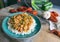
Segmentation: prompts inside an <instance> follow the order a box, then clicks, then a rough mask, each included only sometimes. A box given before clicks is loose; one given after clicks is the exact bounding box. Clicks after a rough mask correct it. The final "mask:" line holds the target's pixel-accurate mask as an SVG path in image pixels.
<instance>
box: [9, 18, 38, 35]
mask: <svg viewBox="0 0 60 42" xmlns="http://www.w3.org/2000/svg"><path fill="white" fill-rule="evenodd" d="M36 25H37V24H36V22H35V20H34V19H33V23H32V25H31V26H30V29H29V30H28V32H18V30H15V29H13V28H12V27H11V24H10V23H9V22H8V29H9V30H11V31H12V32H13V33H15V34H22V35H24V34H30V33H31V32H33V31H34V30H35V26H36Z"/></svg>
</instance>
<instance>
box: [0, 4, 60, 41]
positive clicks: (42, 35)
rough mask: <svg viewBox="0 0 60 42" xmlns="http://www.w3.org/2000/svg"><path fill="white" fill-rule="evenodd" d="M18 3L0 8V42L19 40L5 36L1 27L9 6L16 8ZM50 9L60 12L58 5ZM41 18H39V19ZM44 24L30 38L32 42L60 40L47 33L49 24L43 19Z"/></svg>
mask: <svg viewBox="0 0 60 42" xmlns="http://www.w3.org/2000/svg"><path fill="white" fill-rule="evenodd" d="M16 7H18V5H16V4H15V5H11V6H9V7H6V8H3V9H1V10H0V42H20V40H17V39H12V38H10V37H9V36H7V35H6V34H5V33H4V32H3V30H2V27H1V24H2V20H3V19H4V18H5V17H6V16H8V15H9V14H10V13H9V12H8V11H9V9H10V8H16ZM51 10H54V11H57V13H60V8H59V7H58V6H54V7H53V8H52V9H51ZM40 20H41V19H40ZM41 22H44V24H42V26H41V30H40V32H39V33H38V34H37V35H36V36H35V37H34V38H33V39H32V40H33V42H60V38H59V37H57V36H56V35H54V34H51V33H49V25H48V23H46V22H45V21H42V20H41Z"/></svg>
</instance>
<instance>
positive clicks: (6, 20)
mask: <svg viewBox="0 0 60 42" xmlns="http://www.w3.org/2000/svg"><path fill="white" fill-rule="evenodd" d="M17 14H22V12H19V13H11V14H10V15H9V16H7V17H6V18H5V19H4V20H3V22H2V29H3V31H4V32H5V33H6V34H7V35H8V36H10V37H12V38H28V37H32V36H34V35H36V34H37V33H38V32H39V31H40V29H41V23H40V20H39V18H37V17H36V16H34V15H32V14H29V15H31V16H32V17H33V18H34V19H35V21H36V24H37V25H36V26H35V30H34V31H33V32H31V33H30V34H25V35H19V34H15V33H13V32H12V31H10V30H9V29H8V24H7V22H8V19H9V18H10V17H11V16H14V15H17Z"/></svg>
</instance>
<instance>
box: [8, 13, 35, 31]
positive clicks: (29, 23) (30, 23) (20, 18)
mask: <svg viewBox="0 0 60 42" xmlns="http://www.w3.org/2000/svg"><path fill="white" fill-rule="evenodd" d="M8 23H9V24H10V25H11V27H10V28H12V29H14V30H17V31H18V32H28V31H29V29H32V28H31V27H33V28H34V27H35V21H34V20H33V17H32V16H31V15H29V14H27V13H23V14H17V15H14V16H12V17H11V18H10V19H9V21H8Z"/></svg>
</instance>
